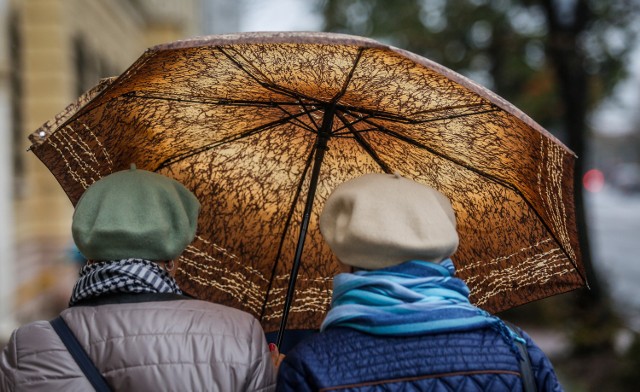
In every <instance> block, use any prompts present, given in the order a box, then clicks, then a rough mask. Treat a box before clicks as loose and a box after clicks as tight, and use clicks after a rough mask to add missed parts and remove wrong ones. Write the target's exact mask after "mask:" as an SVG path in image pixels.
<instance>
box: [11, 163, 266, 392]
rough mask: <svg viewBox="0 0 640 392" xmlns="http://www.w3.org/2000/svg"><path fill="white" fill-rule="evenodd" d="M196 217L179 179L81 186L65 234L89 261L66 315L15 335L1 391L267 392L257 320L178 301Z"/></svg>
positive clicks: (148, 175)
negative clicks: (178, 277)
mask: <svg viewBox="0 0 640 392" xmlns="http://www.w3.org/2000/svg"><path fill="white" fill-rule="evenodd" d="M199 211H200V203H199V202H198V200H197V198H196V197H195V195H194V194H193V193H192V192H190V191H189V190H188V189H187V188H186V187H184V186H183V185H182V184H181V183H179V182H178V181H176V180H173V179H171V178H168V177H166V176H163V175H160V174H158V173H153V172H149V171H145V170H138V169H136V168H135V166H133V165H132V167H131V169H129V170H123V171H119V172H115V173H113V174H110V175H108V176H106V177H104V178H102V179H100V180H98V181H96V182H95V183H94V184H92V185H91V186H90V187H89V188H87V190H86V191H85V193H84V194H83V195H82V197H81V198H80V200H79V201H78V203H77V205H76V208H75V211H74V215H73V220H72V228H71V231H72V235H73V239H74V242H75V244H76V246H77V247H78V250H79V251H80V252H81V253H82V255H83V256H84V257H85V258H86V259H87V260H88V263H87V264H86V265H85V266H84V267H83V268H82V269H81V271H80V276H79V278H78V280H77V281H76V283H75V286H74V288H73V291H72V295H71V299H70V301H69V308H67V309H65V310H64V311H62V312H61V314H60V316H59V317H58V318H56V319H54V320H53V321H36V322H33V323H30V324H27V325H24V326H22V327H20V328H18V329H17V330H16V331H14V332H13V334H12V336H11V339H10V341H9V343H8V344H7V346H6V347H5V348H4V350H3V352H2V353H1V354H0V390H1V391H23V390H28V391H85V390H92V388H93V389H95V390H114V391H151V390H155V391H271V390H273V389H274V388H275V379H276V370H275V368H274V363H273V362H272V359H271V353H270V351H269V347H268V346H267V342H266V339H265V337H264V332H263V330H262V328H261V326H260V324H259V323H258V321H257V320H256V319H255V318H254V317H253V316H251V315H250V314H248V313H245V312H243V311H240V310H237V309H233V308H229V307H226V306H223V305H219V304H214V303H210V302H206V301H200V300H196V299H192V298H190V297H187V296H185V295H184V294H183V292H182V291H181V290H180V288H179V287H178V284H177V282H176V281H175V279H174V278H173V274H174V273H175V270H176V269H177V267H176V266H177V264H178V263H179V257H180V255H181V254H182V252H183V251H184V249H185V248H186V247H187V246H188V245H189V244H190V243H191V241H192V240H193V239H194V237H195V233H196V229H197V221H198V214H199Z"/></svg>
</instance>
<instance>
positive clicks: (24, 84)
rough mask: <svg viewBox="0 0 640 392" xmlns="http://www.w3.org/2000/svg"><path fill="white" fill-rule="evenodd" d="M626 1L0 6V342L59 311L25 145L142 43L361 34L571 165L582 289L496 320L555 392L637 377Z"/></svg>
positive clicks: (638, 270) (630, 15) (54, 264)
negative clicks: (545, 143) (525, 344)
mask: <svg viewBox="0 0 640 392" xmlns="http://www.w3.org/2000/svg"><path fill="white" fill-rule="evenodd" d="M639 9H640V0H626V1H625V0H610V1H607V0H456V1H445V0H402V1H384V0H304V1H303V0H182V1H174V0H0V26H1V28H0V343H4V342H6V340H7V339H8V337H9V335H10V334H11V331H12V330H13V329H14V328H16V327H17V326H18V325H20V324H23V323H26V322H29V321H32V320H36V319H47V318H51V317H53V316H54V315H55V314H57V312H59V311H60V310H61V309H63V308H64V307H66V303H67V300H68V298H69V294H70V291H71V287H72V286H73V283H74V281H75V278H76V276H77V273H78V269H79V268H80V266H81V265H82V263H83V260H82V258H81V257H80V255H79V254H77V252H75V251H74V247H73V244H72V240H71V234H70V224H71V215H72V212H73V209H72V206H71V203H70V202H69V200H68V199H67V197H66V195H65V194H64V193H63V192H62V190H61V188H60V187H59V185H58V184H57V183H56V181H55V180H54V179H53V177H52V176H51V175H50V174H49V173H48V171H47V169H46V168H45V167H44V165H42V164H41V163H40V162H39V160H38V159H37V158H36V157H35V156H33V155H32V154H31V153H30V152H28V151H27V148H28V147H29V143H28V140H27V136H28V135H29V134H30V133H31V132H33V131H34V130H36V129H37V128H38V127H40V125H42V124H43V123H44V122H45V121H47V120H49V119H50V118H52V117H53V116H54V115H55V114H57V113H58V112H60V111H61V110H62V109H64V108H65V107H66V106H67V105H68V104H69V103H70V102H72V101H73V100H74V99H75V98H77V96H79V95H80V94H81V93H82V92H84V91H85V90H87V89H89V88H91V87H92V86H94V85H95V84H96V83H97V82H98V80H99V79H100V78H103V77H108V76H115V75H118V74H120V73H122V72H123V71H124V70H125V69H126V68H127V67H128V66H129V65H130V64H131V63H132V62H133V61H134V60H135V59H136V58H138V57H139V56H140V55H141V54H142V53H143V51H144V50H145V49H146V48H147V47H149V46H152V45H155V44H159V43H163V42H168V41H173V40H177V39H182V38H187V37H192V36H196V35H209V34H221V33H230V32H238V31H267V30H270V31H279V30H280V31H286V30H314V31H332V32H341V33H348V34H355V35H361V36H367V37H371V38H374V39H376V40H379V41H381V42H384V43H386V44H390V45H394V46H397V47H400V48H403V49H407V50H409V51H412V52H415V53H418V54H420V55H422V56H425V57H427V58H429V59H431V60H434V61H436V62H439V63H441V64H443V65H445V66H447V67H449V68H451V69H453V70H454V71H457V72H459V73H461V74H463V75H465V76H467V77H469V78H471V79H473V80H475V81H477V82H478V83H480V84H482V85H484V86H485V87H488V88H489V89H491V90H493V91H495V92H496V93H497V94H498V95H500V96H502V97H504V98H506V99H507V100H509V101H510V102H512V103H513V104H514V105H516V106H517V107H519V108H520V109H522V110H523V111H524V112H525V113H527V114H528V115H529V116H530V117H532V118H533V119H534V120H535V121H537V122H538V123H540V124H541V125H542V126H543V127H545V128H546V129H548V130H549V131H550V132H552V133H553V134H554V135H556V136H557V137H558V138H559V139H560V140H562V141H563V142H564V143H565V144H566V145H567V146H568V147H569V148H570V149H572V150H573V151H574V152H575V153H576V154H577V155H578V156H579V159H578V163H577V166H576V205H577V211H578V212H577V221H578V224H579V225H580V238H581V243H582V254H583V256H584V259H585V264H586V267H587V270H588V278H589V283H590V290H586V289H585V290H577V291H574V292H571V293H567V294H563V295H560V296H556V297H553V298H549V299H546V300H542V301H537V302H536V303H532V304H530V305H525V306H522V307H520V308H517V309H514V310H511V311H508V312H505V313H503V314H501V316H502V317H504V318H507V319H511V320H512V321H514V322H516V323H518V324H520V325H522V326H523V327H525V329H527V330H528V331H530V332H531V335H532V336H533V337H534V339H536V341H538V343H539V344H540V346H541V347H542V348H543V349H544V350H545V351H546V352H547V354H548V355H549V356H550V357H551V359H552V361H553V363H554V365H555V366H556V370H557V372H558V374H559V376H560V378H561V381H562V382H563V384H564V387H565V388H566V390H569V391H591V390H593V391H601V390H607V391H618V390H619V391H627V390H628V391H635V390H637V386H638V385H639V384H638V383H639V382H640V372H638V369H640V339H639V338H638V336H639V335H638V334H639V332H640V296H639V295H636V293H635V289H636V287H637V281H638V280H640V45H639V44H638V37H639V34H640V11H639Z"/></svg>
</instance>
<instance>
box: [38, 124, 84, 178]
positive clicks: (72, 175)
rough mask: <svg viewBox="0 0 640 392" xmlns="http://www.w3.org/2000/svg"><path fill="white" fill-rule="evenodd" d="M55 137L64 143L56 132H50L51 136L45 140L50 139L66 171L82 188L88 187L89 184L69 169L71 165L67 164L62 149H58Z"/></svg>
mask: <svg viewBox="0 0 640 392" xmlns="http://www.w3.org/2000/svg"><path fill="white" fill-rule="evenodd" d="M54 136H55V137H56V139H58V141H60V142H61V143H62V144H64V141H63V140H60V138H59V136H57V132H55V133H52V134H51V137H49V138H48V139H47V140H49V141H50V143H51V145H52V146H53V148H54V149H55V150H56V151H57V152H58V154H59V155H60V157H61V158H62V160H63V161H64V164H65V166H66V167H67V172H68V173H69V174H70V175H71V177H72V178H73V179H74V180H75V181H76V182H77V183H79V184H80V185H82V187H83V188H84V189H87V188H88V187H89V185H88V184H87V182H86V181H85V180H84V179H83V178H82V177H80V176H79V175H78V174H77V173H76V172H75V171H74V170H73V169H71V165H70V164H69V161H68V160H67V158H66V156H65V154H64V153H63V152H62V150H61V149H60V147H58V145H57V144H56V143H55V142H54V141H53V137H54Z"/></svg>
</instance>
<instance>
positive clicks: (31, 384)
mask: <svg viewBox="0 0 640 392" xmlns="http://www.w3.org/2000/svg"><path fill="white" fill-rule="evenodd" d="M62 317H63V318H64V320H65V321H66V322H67V324H68V325H69V327H70V328H71V330H72V331H73V332H74V334H75V335H76V336H77V338H78V340H79V342H80V344H81V345H82V346H83V347H84V349H85V351H87V353H88V354H89V356H90V357H91V359H92V360H93V362H94V363H95V365H96V366H97V367H98V369H100V371H101V373H102V374H103V375H104V377H105V378H106V380H107V382H108V383H109V385H110V386H111V388H112V390H114V391H222V392H232V391H271V390H273V389H274V387H275V379H276V373H275V370H274V368H273V363H272V361H271V359H270V354H269V349H268V346H267V343H266V340H265V338H264V334H263V331H262V328H261V327H260V324H259V323H258V321H257V320H256V319H255V318H254V317H253V316H251V315H249V314H247V313H244V312H241V311H239V310H236V309H232V308H229V307H226V306H222V305H217V304H213V303H209V302H204V301H198V300H173V301H160V302H140V303H124V304H122V303H121V304H107V305H100V306H76V307H73V308H69V309H66V310H64V311H63V312H62ZM91 390H92V387H91V385H90V384H89V382H88V381H87V379H86V378H85V377H84V375H83V373H82V372H81V370H80V368H79V367H78V365H77V364H76V362H75V361H74V360H73V358H72V357H71V355H70V354H69V353H68V351H67V349H66V348H65V346H64V344H63V343H62V341H60V339H59V337H58V335H57V334H56V333H55V331H54V330H53V329H52V327H51V325H50V324H49V322H48V321H37V322H33V323H30V324H27V325H25V326H22V327H20V328H19V329H17V330H16V331H14V333H13V335H12V337H11V340H10V341H9V343H8V345H7V346H6V347H5V349H4V351H3V352H2V354H1V355H0V391H2V392H5V391H47V392H48V391H66V392H71V391H91Z"/></svg>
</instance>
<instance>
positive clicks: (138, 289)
mask: <svg viewBox="0 0 640 392" xmlns="http://www.w3.org/2000/svg"><path fill="white" fill-rule="evenodd" d="M114 293H174V294H182V291H181V290H180V288H179V287H178V284H177V283H176V281H175V279H173V278H172V277H171V276H169V274H168V273H167V272H166V271H164V270H163V269H162V268H160V266H159V265H158V264H156V263H154V262H152V261H148V260H142V259H123V260H114V261H102V262H98V263H92V264H87V265H85V266H84V267H82V269H81V270H80V278H79V279H78V281H77V282H76V284H75V286H74V287H73V292H72V294H71V299H70V300H69V306H73V305H75V304H77V303H78V302H79V301H82V300H83V299H87V298H94V297H98V296H101V295H105V294H114Z"/></svg>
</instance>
